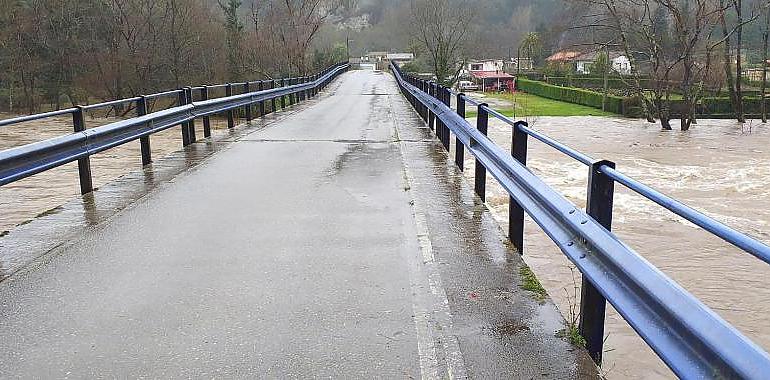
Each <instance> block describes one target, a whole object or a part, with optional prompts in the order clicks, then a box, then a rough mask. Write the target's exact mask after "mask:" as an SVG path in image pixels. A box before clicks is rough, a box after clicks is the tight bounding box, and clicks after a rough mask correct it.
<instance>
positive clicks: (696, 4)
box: [587, 0, 734, 131]
mask: <svg viewBox="0 0 770 380" xmlns="http://www.w3.org/2000/svg"><path fill="white" fill-rule="evenodd" d="M587 3H588V4H589V5H591V6H592V7H594V8H595V9H597V11H598V13H596V14H594V15H593V19H592V20H591V21H590V22H589V23H588V25H587V26H590V27H594V28H600V29H604V30H605V32H606V31H607V30H609V31H610V33H609V34H611V35H614V36H615V37H614V39H613V42H614V43H615V44H617V46H619V47H620V48H621V49H623V50H624V52H625V54H626V56H627V57H629V59H630V60H631V66H632V79H631V81H630V87H631V88H632V89H633V92H634V93H635V94H636V97H637V98H638V99H639V101H640V104H641V105H642V107H643V110H644V113H645V114H646V115H647V118H648V120H652V118H653V117H657V118H658V120H659V121H660V123H661V126H662V128H663V129H671V123H670V119H671V115H672V112H673V111H676V113H678V114H679V118H680V120H681V123H680V128H681V129H682V130H683V131H684V130H688V129H689V128H690V126H691V125H692V123H694V122H695V114H696V107H697V105H698V102H699V100H700V99H701V97H702V94H703V89H704V87H705V86H706V83H705V81H706V79H707V78H708V76H709V74H710V73H711V70H712V65H713V63H714V62H713V61H714V60H713V57H712V55H713V50H714V49H715V48H716V46H718V45H719V44H721V43H722V42H724V40H725V39H727V38H729V37H730V35H731V34H732V33H733V32H734V30H730V31H728V33H727V35H726V36H724V37H723V39H721V40H718V41H713V38H712V36H713V31H714V29H715V26H716V24H717V22H718V18H719V16H720V15H721V14H722V12H723V11H724V9H723V8H721V7H720V6H719V4H716V3H714V2H713V1H712V0H684V1H677V0H588V1H587ZM643 67H644V68H643ZM644 76H648V77H649V80H648V81H644ZM644 82H647V84H646V85H644V86H643V84H644ZM674 92H677V93H678V94H680V95H681V97H682V100H681V102H677V104H679V105H681V106H680V107H679V109H677V110H671V104H672V102H671V98H672V95H673V93H674Z"/></svg>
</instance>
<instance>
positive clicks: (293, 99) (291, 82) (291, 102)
mask: <svg viewBox="0 0 770 380" xmlns="http://www.w3.org/2000/svg"><path fill="white" fill-rule="evenodd" d="M296 83H297V79H296V78H289V86H293V85H295V84H296ZM296 96H297V94H295V93H292V94H289V105H290V106H291V105H294V103H296V102H297V101H296V99H297V98H296Z"/></svg>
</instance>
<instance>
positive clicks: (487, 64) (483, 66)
mask: <svg viewBox="0 0 770 380" xmlns="http://www.w3.org/2000/svg"><path fill="white" fill-rule="evenodd" d="M503 69H505V61H503V60H502V59H483V60H477V61H470V62H468V64H467V65H465V70H466V71H468V72H472V71H503Z"/></svg>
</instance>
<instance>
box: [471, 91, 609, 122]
mask: <svg viewBox="0 0 770 380" xmlns="http://www.w3.org/2000/svg"><path fill="white" fill-rule="evenodd" d="M486 95H487V96H488V97H492V98H495V99H497V100H501V101H503V102H505V103H507V104H509V105H508V106H500V105H498V106H495V107H493V108H495V109H496V110H497V111H499V112H500V113H502V114H503V115H505V116H508V117H514V116H515V117H517V118H524V117H529V116H613V115H615V114H614V113H611V112H604V111H602V110H600V109H597V108H593V107H588V106H582V105H580V104H572V103H566V102H561V101H558V100H552V99H547V98H542V97H539V96H537V95H531V94H526V93H523V92H517V93H515V94H510V93H504V94H494V93H487V94H486ZM470 97H471V98H472V97H473V95H472V94H471V95H470ZM496 103H500V102H496ZM466 117H469V118H471V117H476V111H470V110H469V111H468V112H467V113H466Z"/></svg>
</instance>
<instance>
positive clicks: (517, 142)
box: [508, 121, 528, 255]
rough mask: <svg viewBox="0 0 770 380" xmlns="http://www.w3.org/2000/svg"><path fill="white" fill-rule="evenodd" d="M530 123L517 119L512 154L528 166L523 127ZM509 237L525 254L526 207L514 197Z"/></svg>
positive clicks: (509, 220)
mask: <svg viewBox="0 0 770 380" xmlns="http://www.w3.org/2000/svg"><path fill="white" fill-rule="evenodd" d="M527 125H528V124H527V123H526V122H524V121H517V122H516V123H515V124H514V125H513V133H512V134H511V156H513V158H514V159H515V160H516V161H519V162H520V163H521V164H522V165H524V166H527V133H526V132H524V130H523V129H522V127H526V126H527ZM508 239H510V240H511V244H513V247H514V248H516V249H517V250H519V254H521V255H523V254H524V209H523V208H522V207H521V205H520V204H519V202H516V200H515V199H513V197H510V198H509V199H508Z"/></svg>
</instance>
